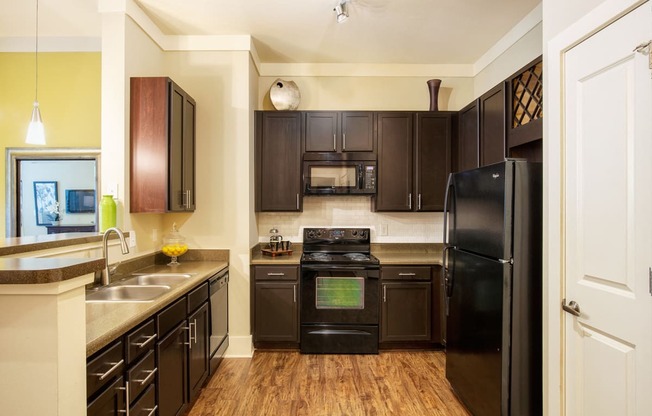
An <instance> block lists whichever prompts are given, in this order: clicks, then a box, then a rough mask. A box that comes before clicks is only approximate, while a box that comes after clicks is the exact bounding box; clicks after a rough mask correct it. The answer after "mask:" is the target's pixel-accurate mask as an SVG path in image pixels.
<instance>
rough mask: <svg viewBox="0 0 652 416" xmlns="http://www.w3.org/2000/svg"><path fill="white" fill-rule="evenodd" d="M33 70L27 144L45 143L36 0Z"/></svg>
mask: <svg viewBox="0 0 652 416" xmlns="http://www.w3.org/2000/svg"><path fill="white" fill-rule="evenodd" d="M34 61H35V70H34V84H35V93H34V108H33V109H32V120H31V121H30V123H29V128H28V129H27V138H26V139H25V143H27V144H45V129H44V128H43V120H42V119H41V110H40V109H39V107H38V0H36V48H35V53H34Z"/></svg>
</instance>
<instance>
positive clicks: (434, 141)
mask: <svg viewBox="0 0 652 416" xmlns="http://www.w3.org/2000/svg"><path fill="white" fill-rule="evenodd" d="M415 143H416V146H415V152H414V160H415V161H416V166H415V171H414V172H415V175H414V178H415V184H416V188H415V189H416V194H417V195H416V210H417V211H443V210H444V197H445V193H446V182H447V180H448V174H449V173H450V172H451V165H450V160H451V150H450V149H451V116H450V115H447V114H436V113H435V114H433V113H417V134H416V142H415Z"/></svg>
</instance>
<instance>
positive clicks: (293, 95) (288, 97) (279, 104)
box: [269, 78, 301, 111]
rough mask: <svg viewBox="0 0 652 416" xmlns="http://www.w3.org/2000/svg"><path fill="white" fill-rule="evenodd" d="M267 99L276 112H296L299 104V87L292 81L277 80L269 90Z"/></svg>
mask: <svg viewBox="0 0 652 416" xmlns="http://www.w3.org/2000/svg"><path fill="white" fill-rule="evenodd" d="M269 98H270V99H271V100H272V105H274V108H276V109H277V110H290V111H292V110H296V109H297V107H299V103H300V102H301V93H300V92H299V87H297V84H295V83H294V81H284V80H282V79H280V78H279V79H277V80H276V81H274V83H273V84H272V87H271V88H270V89H269Z"/></svg>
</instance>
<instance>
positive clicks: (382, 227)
mask: <svg viewBox="0 0 652 416" xmlns="http://www.w3.org/2000/svg"><path fill="white" fill-rule="evenodd" d="M387 234H388V233H387V224H380V235H387Z"/></svg>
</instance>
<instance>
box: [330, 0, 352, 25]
mask: <svg viewBox="0 0 652 416" xmlns="http://www.w3.org/2000/svg"><path fill="white" fill-rule="evenodd" d="M347 2H348V0H339V3H337V5H336V6H335V8H334V9H333V10H334V11H335V15H336V17H335V20H337V23H344V22H346V19H348V18H349V11H348V10H347V6H346V3H347Z"/></svg>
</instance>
